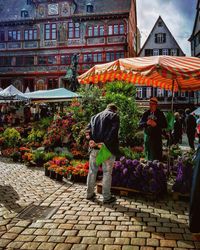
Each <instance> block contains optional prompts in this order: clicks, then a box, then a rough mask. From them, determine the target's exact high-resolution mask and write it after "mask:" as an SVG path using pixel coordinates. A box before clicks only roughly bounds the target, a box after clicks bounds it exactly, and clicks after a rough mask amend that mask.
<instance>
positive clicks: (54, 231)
mask: <svg viewBox="0 0 200 250" xmlns="http://www.w3.org/2000/svg"><path fill="white" fill-rule="evenodd" d="M63 233H64V230H63V229H51V230H49V232H48V233H47V235H52V236H55V235H57V236H61V235H62V234H63Z"/></svg>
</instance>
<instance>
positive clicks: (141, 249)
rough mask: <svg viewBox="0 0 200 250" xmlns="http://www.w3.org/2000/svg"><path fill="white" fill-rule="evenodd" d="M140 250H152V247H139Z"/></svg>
mask: <svg viewBox="0 0 200 250" xmlns="http://www.w3.org/2000/svg"><path fill="white" fill-rule="evenodd" d="M140 250H154V247H147V246H144V247H141V248H140Z"/></svg>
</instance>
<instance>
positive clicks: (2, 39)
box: [0, 31, 5, 42]
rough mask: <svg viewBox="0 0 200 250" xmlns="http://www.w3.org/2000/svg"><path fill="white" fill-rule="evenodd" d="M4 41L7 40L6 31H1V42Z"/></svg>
mask: <svg viewBox="0 0 200 250" xmlns="http://www.w3.org/2000/svg"><path fill="white" fill-rule="evenodd" d="M4 41H5V32H4V31H0V42H4Z"/></svg>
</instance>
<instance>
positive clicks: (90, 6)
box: [86, 3, 94, 13]
mask: <svg viewBox="0 0 200 250" xmlns="http://www.w3.org/2000/svg"><path fill="white" fill-rule="evenodd" d="M86 11H87V12H88V13H92V12H93V11H94V7H93V5H92V4H91V3H88V4H87V5H86Z"/></svg>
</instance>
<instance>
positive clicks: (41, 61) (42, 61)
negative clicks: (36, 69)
mask: <svg viewBox="0 0 200 250" xmlns="http://www.w3.org/2000/svg"><path fill="white" fill-rule="evenodd" d="M46 64H47V58H46V56H38V65H46Z"/></svg>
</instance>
